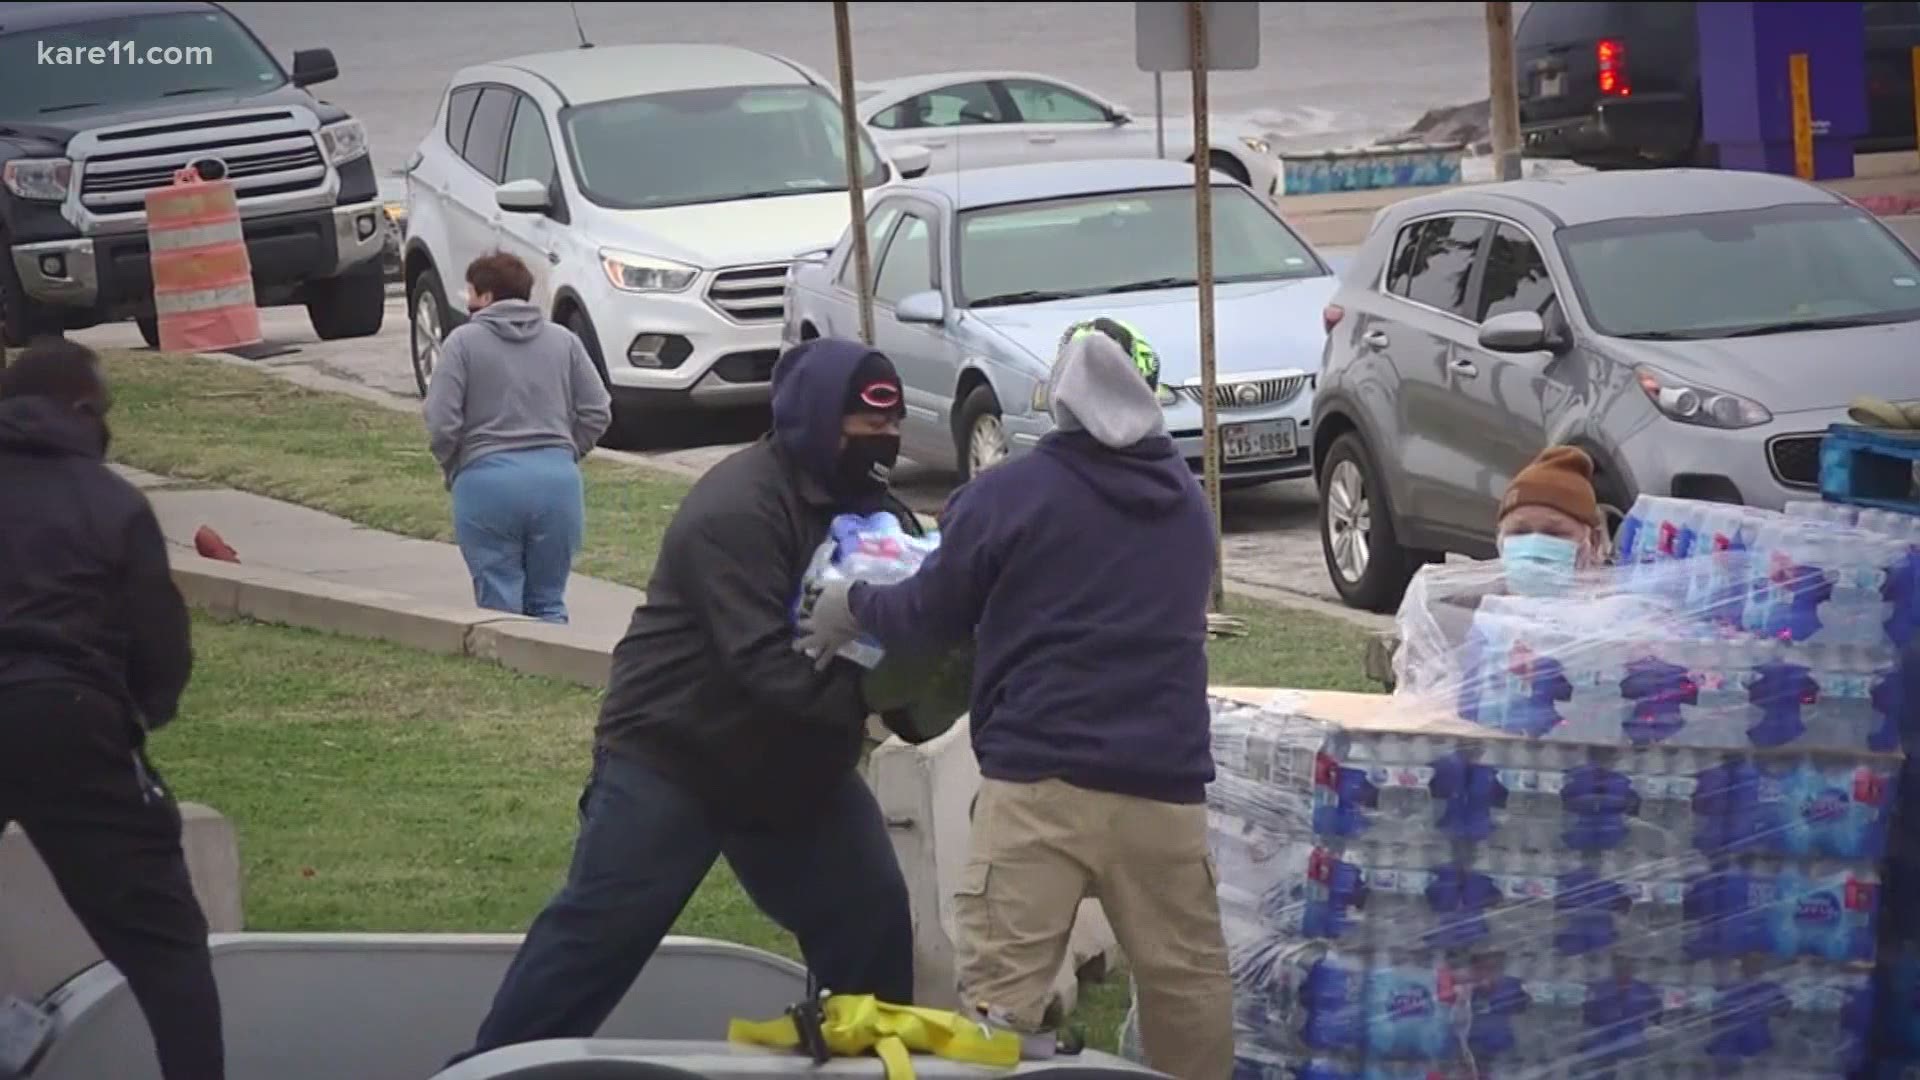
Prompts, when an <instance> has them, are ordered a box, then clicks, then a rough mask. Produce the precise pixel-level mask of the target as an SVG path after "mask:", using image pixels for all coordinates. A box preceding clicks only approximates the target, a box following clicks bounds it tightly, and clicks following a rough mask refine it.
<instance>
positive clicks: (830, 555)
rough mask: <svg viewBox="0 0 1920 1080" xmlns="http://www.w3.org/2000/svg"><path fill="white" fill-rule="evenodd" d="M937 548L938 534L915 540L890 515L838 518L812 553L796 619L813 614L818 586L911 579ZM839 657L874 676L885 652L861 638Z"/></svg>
mask: <svg viewBox="0 0 1920 1080" xmlns="http://www.w3.org/2000/svg"><path fill="white" fill-rule="evenodd" d="M939 547H940V534H939V533H937V532H930V533H928V534H927V535H925V536H914V535H913V534H912V533H909V532H907V531H906V529H904V528H902V527H901V525H900V520H899V519H898V518H896V517H894V516H893V515H892V514H890V513H886V512H884V511H882V512H881V513H877V514H841V515H839V516H837V517H835V518H834V519H833V523H832V526H831V528H830V530H829V532H828V536H827V539H826V540H825V541H823V542H822V543H821V544H820V546H819V547H818V548H817V549H815V551H814V553H813V558H812V560H811V561H810V562H808V564H807V570H806V573H805V575H804V576H802V578H801V581H800V594H799V596H797V597H796V598H795V599H794V605H793V608H794V616H795V618H796V619H797V618H799V617H800V616H802V615H804V614H805V613H806V612H808V611H811V610H812V609H813V602H814V600H815V599H816V598H818V597H819V595H820V589H821V586H823V585H825V584H826V583H827V582H829V581H864V582H869V583H871V584H875V585H892V584H895V583H897V582H901V581H905V580H906V579H908V578H910V577H912V576H913V575H914V574H915V573H916V572H917V571H918V570H919V569H920V564H921V563H924V562H926V561H927V556H929V555H932V554H933V553H934V551H935V550H937V549H938V548H939ZM839 655H841V656H844V657H846V658H847V659H849V660H852V661H853V662H854V663H856V664H859V665H860V666H861V667H864V668H867V669H868V670H872V669H873V668H876V667H879V666H880V661H881V659H882V658H883V657H884V656H885V650H884V649H883V648H882V647H881V645H880V643H879V642H878V641H875V640H873V639H872V638H870V637H861V638H857V639H855V640H853V641H850V642H848V643H847V644H846V645H844V646H842V647H841V648H840V653H839Z"/></svg>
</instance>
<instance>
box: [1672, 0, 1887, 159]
mask: <svg viewBox="0 0 1920 1080" xmlns="http://www.w3.org/2000/svg"><path fill="white" fill-rule="evenodd" d="M1694 7H1695V12H1696V18H1697V19H1698V26H1699V34H1700V39H1699V40H1700V98H1701V125H1702V137H1703V138H1704V139H1705V140H1706V141H1707V142H1710V143H1714V144H1717V145H1718V146H1719V148H1720V164H1721V167H1723V168H1728V169H1746V170H1750V171H1754V172H1771V173H1782V174H1785V175H1788V176H1791V175H1793V92H1792V85H1791V83H1790V81H1789V78H1788V74H1787V72H1788V57H1789V56H1791V55H1792V54H1794V53H1806V54H1807V75H1808V87H1809V95H1808V96H1809V97H1810V99H1811V104H1812V112H1813V129H1814V138H1813V159H1814V178H1815V179H1818V180H1832V179H1839V178H1842V177H1848V176H1852V175H1853V140H1854V139H1856V138H1858V137H1860V136H1862V135H1865V134H1866V131H1867V94H1866V74H1865V68H1864V64H1865V53H1866V27H1865V24H1864V22H1863V20H1862V16H1861V7H1860V5H1859V4H1858V3H1845V2H1835V3H1799V2H1777V3H1726V2H1711V3H1699V4H1696V5H1694Z"/></svg>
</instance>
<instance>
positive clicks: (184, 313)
mask: <svg viewBox="0 0 1920 1080" xmlns="http://www.w3.org/2000/svg"><path fill="white" fill-rule="evenodd" d="M147 245H148V249H149V251H150V252H151V253H152V256H151V257H152V265H153V307H154V314H155V315H157V316H158V322H159V324H160V347H161V348H162V349H165V350H168V351H169V352H206V351H210V350H217V349H231V348H236V347H238V346H241V345H253V344H257V343H258V342H259V341H260V309H259V308H258V307H256V306H255V305H254V297H253V265H252V263H251V261H250V260H249V259H248V258H247V240H246V236H245V234H243V233H242V232H241V229H240V203H239V201H238V199H237V198H236V197H235V196H234V193H233V184H232V183H231V182H230V181H227V180H202V179H201V178H200V174H199V173H198V172H196V171H194V170H193V169H191V168H188V169H183V170H181V171H180V172H177V173H175V174H174V177H173V184H172V185H171V186H169V187H163V188H155V189H153V190H152V191H149V192H147Z"/></svg>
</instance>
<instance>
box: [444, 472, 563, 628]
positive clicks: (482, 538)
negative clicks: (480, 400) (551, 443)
mask: <svg viewBox="0 0 1920 1080" xmlns="http://www.w3.org/2000/svg"><path fill="white" fill-rule="evenodd" d="M586 517H587V505H586V495H585V493H584V491H583V489H582V488H581V485H580V466H579V465H578V464H577V463H575V461H574V458H573V451H571V450H563V449H560V448H557V447H549V448H543V449H539V450H507V451H502V452H500V453H497V454H488V455H487V456H486V457H483V458H481V459H480V460H478V461H475V462H473V463H472V464H470V465H468V466H467V467H465V468H463V469H461V470H460V472H459V473H458V474H457V475H455V476H454V478H453V536H454V539H455V540H456V541H458V542H459V544H460V554H461V555H462V556H463V557H464V558H465V559H466V560H467V572H468V573H470V574H472V575H473V600H474V603H476V604H479V605H480V606H481V607H483V608H486V609H488V610H490V611H510V612H512V613H513V614H515V615H531V616H533V617H534V618H536V619H545V620H546V621H547V622H553V623H563V622H566V621H567V577H568V575H570V574H572V573H573V557H574V556H575V555H577V554H579V553H580V541H581V537H582V536H583V535H584V534H585V532H586Z"/></svg>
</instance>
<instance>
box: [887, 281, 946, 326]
mask: <svg viewBox="0 0 1920 1080" xmlns="http://www.w3.org/2000/svg"><path fill="white" fill-rule="evenodd" d="M893 317H894V318H896V319H899V320H900V321H901V322H903V323H907V324H909V325H913V326H943V325H945V324H946V321H947V301H946V298H945V297H943V296H941V295H940V290H938V289H928V290H927V291H925V292H917V293H914V294H913V295H911V296H905V297H902V298H901V300H900V302H899V303H898V304H895V305H894V306H893Z"/></svg>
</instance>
